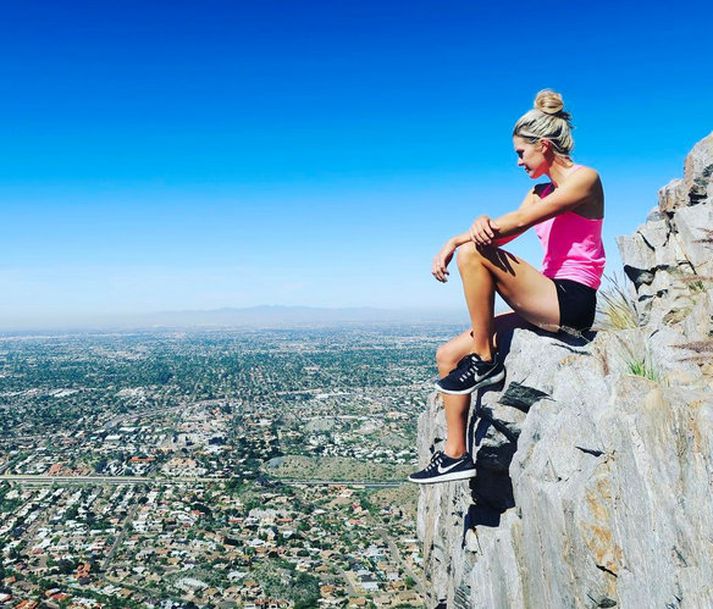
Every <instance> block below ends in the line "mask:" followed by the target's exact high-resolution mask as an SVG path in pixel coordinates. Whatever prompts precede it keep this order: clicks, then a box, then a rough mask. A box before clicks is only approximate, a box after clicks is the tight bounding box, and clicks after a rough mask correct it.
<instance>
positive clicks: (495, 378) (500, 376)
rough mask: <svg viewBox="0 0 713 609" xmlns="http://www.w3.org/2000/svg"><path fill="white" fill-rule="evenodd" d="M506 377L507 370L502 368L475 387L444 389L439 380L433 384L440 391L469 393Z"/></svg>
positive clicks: (459, 393) (460, 393) (455, 393)
mask: <svg viewBox="0 0 713 609" xmlns="http://www.w3.org/2000/svg"><path fill="white" fill-rule="evenodd" d="M504 378H505V370H501V371H500V372H498V373H497V374H495V375H493V376H489V377H488V378H484V379H483V380H482V381H479V382H478V383H476V384H475V385H473V387H469V388H468V389H461V390H460V391H456V390H455V389H443V387H441V386H440V385H439V384H438V382H435V383H434V384H433V385H434V387H435V388H436V389H438V391H440V392H441V393H447V394H448V395H467V394H469V393H473V392H474V391H475V390H476V389H480V388H481V387H487V386H488V385H495V384H497V383H499V382H500V381H502V380H503V379H504Z"/></svg>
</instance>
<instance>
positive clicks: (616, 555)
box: [418, 134, 713, 609]
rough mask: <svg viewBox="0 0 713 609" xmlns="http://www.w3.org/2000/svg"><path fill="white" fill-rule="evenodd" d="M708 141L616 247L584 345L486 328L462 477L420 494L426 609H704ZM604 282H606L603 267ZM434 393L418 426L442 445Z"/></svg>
mask: <svg viewBox="0 0 713 609" xmlns="http://www.w3.org/2000/svg"><path fill="white" fill-rule="evenodd" d="M712 229H713V134H711V135H710V136H708V137H707V138H705V139H704V140H702V141H701V142H699V143H698V144H697V145H696V146H695V147H694V149H693V150H692V152H691V153H690V154H689V156H688V158H687V159H686V163H685V171H684V177H683V179H681V180H676V181H674V182H672V183H670V184H668V185H667V186H665V187H664V188H663V189H662V190H661V191H660V193H659V204H658V208H656V209H655V210H654V211H652V212H651V213H650V214H649V217H648V218H647V220H646V222H645V223H644V224H643V225H642V226H641V227H639V228H638V229H637V231H636V232H635V233H634V234H633V235H631V236H629V237H622V238H621V239H620V240H619V243H618V244H619V248H620V250H621V253H622V260H623V262H624V272H625V276H626V279H622V281H623V282H624V285H621V286H619V289H618V290H617V289H614V290H613V291H610V293H609V298H608V299H606V300H605V299H600V300H602V301H603V302H602V305H603V306H602V311H601V312H600V313H601V314H600V316H599V320H598V329H597V331H596V332H592V333H591V334H588V335H586V336H578V337H577V336H571V335H560V336H552V335H545V334H538V333H535V332H533V331H532V330H530V329H526V328H519V327H517V324H516V323H514V321H513V319H512V318H511V317H510V318H503V319H502V320H501V321H500V324H499V336H500V342H501V344H502V347H501V351H503V352H505V353H506V356H505V365H506V369H507V378H506V380H505V382H504V384H503V385H502V387H495V388H491V390H486V391H483V392H481V393H478V394H476V395H474V396H473V401H472V408H471V426H470V427H471V432H472V445H473V446H472V448H473V451H474V452H475V454H476V467H477V470H478V474H477V476H476V478H474V479H473V480H471V481H468V482H456V483H449V484H441V485H434V486H432V487H425V488H423V489H422V490H421V496H420V501H419V521H418V534H419V537H420V539H421V540H422V542H423V544H424V555H425V570H426V574H427V577H428V578H429V580H430V583H431V594H432V595H431V599H430V605H429V606H430V607H440V608H444V607H447V608H448V609H452V608H461V607H462V608H466V607H468V608H474V609H528V608H533V609H534V608H537V609H545V608H548V609H549V608H552V609H560V608H562V609H570V608H587V609H590V608H597V607H621V608H623V609H645V608H648V607H651V608H654V607H655V608H657V609H676V608H681V609H688V608H691V609H708V608H711V607H713V492H712V490H713V489H712V485H713V391H711V390H712V389H713V230H712ZM609 272H611V269H610V270H609ZM444 435H445V431H444V420H443V412H442V409H441V408H440V404H439V400H438V398H437V397H436V396H433V397H432V398H431V400H430V403H429V408H428V410H427V412H425V413H424V414H423V415H422V417H421V419H420V421H419V438H420V440H419V442H420V445H419V451H420V456H421V460H422V462H426V461H427V460H428V459H429V458H430V455H431V453H432V451H433V450H436V449H438V448H440V447H441V444H442V438H443V437H444Z"/></svg>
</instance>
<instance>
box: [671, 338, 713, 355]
mask: <svg viewBox="0 0 713 609" xmlns="http://www.w3.org/2000/svg"><path fill="white" fill-rule="evenodd" d="M673 346H674V347H676V348H677V349H686V350H687V351H695V352H696V353H713V338H709V339H708V340H697V341H693V342H690V343H682V344H680V345H673Z"/></svg>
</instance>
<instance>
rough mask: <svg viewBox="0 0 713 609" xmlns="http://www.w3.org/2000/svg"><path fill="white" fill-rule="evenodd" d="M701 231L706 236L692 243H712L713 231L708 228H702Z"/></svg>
mask: <svg viewBox="0 0 713 609" xmlns="http://www.w3.org/2000/svg"><path fill="white" fill-rule="evenodd" d="M701 230H702V231H703V232H704V233H705V235H706V236H705V237H703V239H696V240H695V241H694V243H713V230H712V229H710V228H702V229H701Z"/></svg>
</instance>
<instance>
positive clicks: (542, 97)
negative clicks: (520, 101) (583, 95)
mask: <svg viewBox="0 0 713 609" xmlns="http://www.w3.org/2000/svg"><path fill="white" fill-rule="evenodd" d="M535 108H536V109H537V110H539V111H540V112H544V113H545V114H551V115H557V114H559V113H560V112H562V110H563V109H564V101H563V100H562V96H561V95H560V94H559V93H557V92H556V91H553V90H552V89H542V91H540V92H539V93H538V94H537V95H536V96H535Z"/></svg>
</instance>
